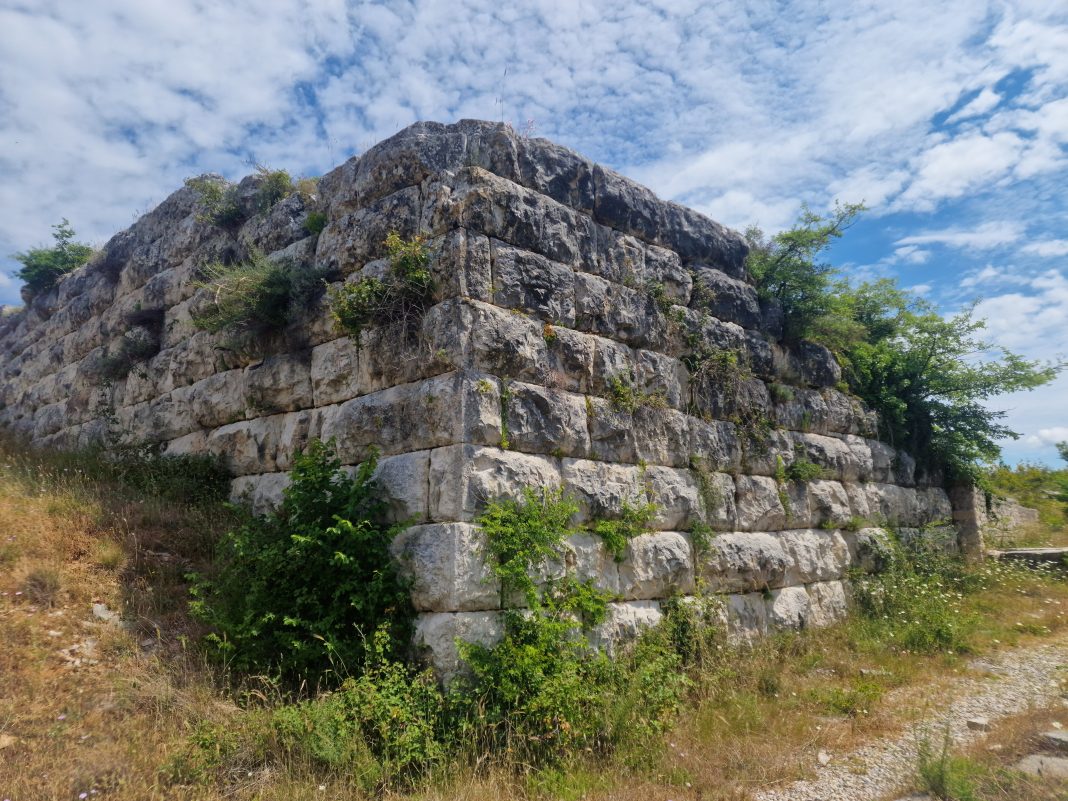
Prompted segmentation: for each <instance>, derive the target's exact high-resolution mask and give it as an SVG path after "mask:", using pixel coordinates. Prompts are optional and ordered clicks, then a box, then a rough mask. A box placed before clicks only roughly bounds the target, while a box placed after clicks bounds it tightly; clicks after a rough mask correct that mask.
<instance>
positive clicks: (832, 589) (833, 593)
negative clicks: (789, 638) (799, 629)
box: [805, 581, 849, 628]
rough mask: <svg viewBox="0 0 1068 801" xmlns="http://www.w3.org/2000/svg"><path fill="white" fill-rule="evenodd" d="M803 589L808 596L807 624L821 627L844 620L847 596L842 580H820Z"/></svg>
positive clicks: (846, 612)
mask: <svg viewBox="0 0 1068 801" xmlns="http://www.w3.org/2000/svg"><path fill="white" fill-rule="evenodd" d="M805 589H806V590H807V592H808V598H809V614H808V625H809V626H812V627H815V628H823V627H826V626H830V625H832V624H834V623H838V622H839V621H842V620H845V618H846V615H847V614H849V596H848V594H847V593H846V587H845V584H844V583H843V582H841V581H821V582H817V583H815V584H809V585H808V586H807V587H805Z"/></svg>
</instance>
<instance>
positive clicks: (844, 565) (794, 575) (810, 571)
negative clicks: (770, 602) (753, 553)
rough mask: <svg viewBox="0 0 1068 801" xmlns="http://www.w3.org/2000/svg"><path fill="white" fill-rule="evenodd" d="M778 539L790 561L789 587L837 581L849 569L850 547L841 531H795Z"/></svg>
mask: <svg viewBox="0 0 1068 801" xmlns="http://www.w3.org/2000/svg"><path fill="white" fill-rule="evenodd" d="M776 536H777V538H778V540H779V542H780V544H781V545H782V547H783V550H784V551H785V553H786V555H787V557H788V564H787V568H786V576H785V581H786V583H787V584H790V585H799V584H810V583H811V582H813V581H837V580H838V579H840V578H842V577H843V576H844V575H845V572H846V570H847V569H848V568H849V564H850V553H849V546H848V545H847V544H846V541H845V539H844V538H843V536H842V534H841V532H839V531H827V530H822V529H794V530H787V531H780V532H779V533H778V534H777V535H776Z"/></svg>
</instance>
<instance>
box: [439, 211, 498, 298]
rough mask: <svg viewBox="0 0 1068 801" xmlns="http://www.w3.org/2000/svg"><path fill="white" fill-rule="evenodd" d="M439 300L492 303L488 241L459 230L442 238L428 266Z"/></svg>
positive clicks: (491, 272)
mask: <svg viewBox="0 0 1068 801" xmlns="http://www.w3.org/2000/svg"><path fill="white" fill-rule="evenodd" d="M430 269H431V271H432V273H433V275H434V281H435V283H436V284H437V286H438V292H439V294H440V296H441V297H456V296H459V297H465V298H472V299H474V300H481V301H484V302H486V303H490V302H492V301H493V266H492V261H491V257H490V240H489V237H488V236H485V235H484V234H479V233H475V232H474V231H467V230H466V229H463V228H458V229H456V230H453V231H449V233H448V234H446V235H445V237H444V239H443V241H442V244H441V248H440V250H439V251H438V253H437V257H436V258H435V259H433V260H432V261H431V263H430Z"/></svg>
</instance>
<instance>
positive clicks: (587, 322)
mask: <svg viewBox="0 0 1068 801" xmlns="http://www.w3.org/2000/svg"><path fill="white" fill-rule="evenodd" d="M575 327H576V328H578V329H580V330H582V331H589V332H591V333H594V334H599V335H600V336H603V337H610V338H613V339H617V340H620V341H622V342H625V343H627V344H628V345H632V346H634V347H639V348H650V349H652V350H662V349H663V348H664V343H665V342H666V338H667V326H666V322H665V318H664V315H663V313H661V311H660V310H659V308H658V307H657V305H656V302H655V301H654V300H653V298H652V296H650V295H649V294H647V293H645V292H642V291H639V290H637V289H631V288H630V287H625V286H622V285H620V284H614V283H612V282H611V281H605V280H604V279H603V278H598V277H597V276H594V275H587V274H585V273H576V274H575Z"/></svg>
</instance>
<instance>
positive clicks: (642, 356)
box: [633, 349, 689, 409]
mask: <svg viewBox="0 0 1068 801" xmlns="http://www.w3.org/2000/svg"><path fill="white" fill-rule="evenodd" d="M633 374H634V388H635V389H636V390H637V391H638V392H640V393H641V394H642V395H643V396H645V397H650V398H662V399H663V400H664V401H665V402H666V403H667V405H668V406H670V407H671V408H673V409H683V408H685V405H686V402H687V398H688V397H689V385H688V381H689V372H688V371H687V370H686V367H685V366H684V365H683V364H682V362H681V361H679V360H678V359H675V358H672V357H671V356H665V355H664V354H662V353H657V352H656V351H652V350H641V349H638V350H636V351H634V371H633Z"/></svg>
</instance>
